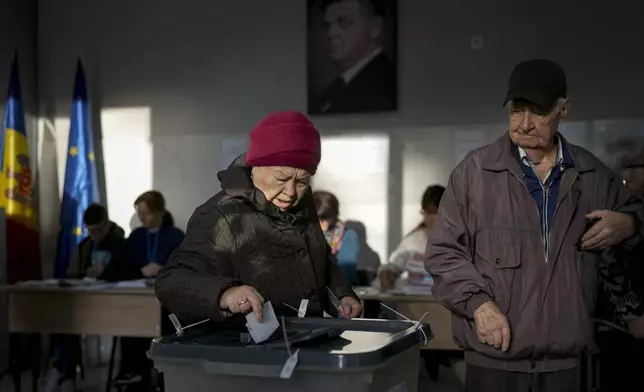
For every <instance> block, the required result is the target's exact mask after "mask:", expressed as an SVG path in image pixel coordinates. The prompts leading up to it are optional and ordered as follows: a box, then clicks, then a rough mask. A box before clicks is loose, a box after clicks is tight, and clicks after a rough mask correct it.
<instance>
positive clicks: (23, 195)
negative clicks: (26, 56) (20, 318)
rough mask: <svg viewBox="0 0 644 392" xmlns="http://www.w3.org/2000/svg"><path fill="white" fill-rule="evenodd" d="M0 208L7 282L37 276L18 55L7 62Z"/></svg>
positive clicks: (37, 254) (35, 229) (36, 243)
mask: <svg viewBox="0 0 644 392" xmlns="http://www.w3.org/2000/svg"><path fill="white" fill-rule="evenodd" d="M0 156H1V158H0V165H1V166H0V208H2V209H4V217H5V219H6V223H5V228H6V261H7V284H12V283H15V282H18V281H24V280H32V279H41V268H40V242H39V239H38V220H37V218H36V212H35V209H34V198H33V189H32V184H31V181H32V171H31V167H32V162H31V160H30V159H29V144H28V142H27V132H26V129H25V115H24V112H23V108H22V101H21V96H20V75H19V72H18V56H17V55H16V57H15V58H14V60H13V64H12V66H11V77H10V80H9V94H8V96H7V103H6V107H5V112H4V121H3V122H2V133H1V134H0Z"/></svg>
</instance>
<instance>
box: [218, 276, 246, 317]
mask: <svg viewBox="0 0 644 392" xmlns="http://www.w3.org/2000/svg"><path fill="white" fill-rule="evenodd" d="M236 286H241V282H238V281H235V280H232V281H230V282H228V283H225V284H223V285H222V286H221V288H220V289H219V294H218V295H217V296H216V302H215V315H214V316H215V317H211V318H212V319H214V320H217V319H221V318H229V317H232V316H233V313H232V312H230V311H228V310H225V309H222V308H221V307H220V306H219V302H220V300H221V296H222V295H223V294H224V292H225V291H226V290H228V289H229V288H231V287H236Z"/></svg>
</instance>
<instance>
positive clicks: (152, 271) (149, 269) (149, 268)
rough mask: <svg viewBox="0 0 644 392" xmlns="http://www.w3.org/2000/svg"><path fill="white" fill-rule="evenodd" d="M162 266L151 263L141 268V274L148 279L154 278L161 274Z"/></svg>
mask: <svg viewBox="0 0 644 392" xmlns="http://www.w3.org/2000/svg"><path fill="white" fill-rule="evenodd" d="M160 269H161V266H160V265H159V264H157V263H150V264H148V265H146V266H145V267H143V268H141V273H142V274H143V276H145V277H146V278H154V277H155V276H157V274H158V273H159V270H160Z"/></svg>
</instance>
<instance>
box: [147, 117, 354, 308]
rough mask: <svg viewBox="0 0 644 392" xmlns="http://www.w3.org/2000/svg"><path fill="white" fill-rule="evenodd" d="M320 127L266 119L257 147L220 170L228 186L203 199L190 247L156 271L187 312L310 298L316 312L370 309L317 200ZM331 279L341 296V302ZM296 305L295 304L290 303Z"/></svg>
mask: <svg viewBox="0 0 644 392" xmlns="http://www.w3.org/2000/svg"><path fill="white" fill-rule="evenodd" d="M319 162H320V135H319V133H318V131H317V130H316V129H315V127H314V125H313V124H312V123H311V122H310V121H309V120H308V119H307V118H306V117H304V116H303V115H302V114H300V113H299V112H281V113H276V114H273V115H270V116H268V117H267V118H265V119H264V120H262V121H261V122H260V123H259V124H258V125H257V127H256V128H255V129H254V130H253V131H252V132H251V133H250V146H249V149H248V153H247V154H244V155H241V156H240V157H239V158H237V159H236V160H235V161H234V162H233V163H232V164H231V165H230V167H229V168H228V169H227V170H224V171H222V172H220V173H219V174H218V178H219V180H220V182H221V188H222V191H221V192H219V193H218V194H216V195H215V196H214V197H212V198H211V199H210V200H208V201H207V202H206V203H205V204H203V205H202V206H200V207H198V208H197V209H196V211H195V212H194V214H193V215H192V218H191V219H190V222H189V223H188V229H187V231H186V238H185V240H184V242H183V243H182V244H181V246H180V247H179V248H178V249H177V250H176V251H175V252H174V253H173V254H172V256H170V260H169V261H168V263H167V264H166V266H165V267H163V268H162V269H161V271H160V272H159V274H158V275H157V280H156V294H157V297H158V298H159V300H160V301H161V303H163V305H164V306H165V307H166V308H167V309H168V310H169V311H171V312H173V313H175V314H176V315H177V316H178V317H179V318H180V319H182V320H186V321H199V320H200V319H206V318H209V319H211V320H213V321H225V320H227V319H230V318H234V317H235V315H237V314H246V313H250V312H251V311H252V312H254V313H255V315H256V316H257V319H258V320H261V319H262V312H263V303H264V302H265V301H271V303H272V305H273V307H274V308H275V310H276V312H277V313H278V314H279V313H280V312H282V313H283V314H284V313H286V314H288V313H287V312H288V311H289V309H290V308H296V309H297V308H298V307H299V305H300V302H301V301H302V300H303V299H308V300H309V305H308V310H307V313H306V315H307V316H321V315H322V312H323V311H326V312H328V313H330V314H332V315H338V316H340V317H345V318H350V317H357V316H359V315H360V314H361V313H362V307H361V305H360V302H359V301H358V299H357V297H356V295H355V293H354V292H353V290H352V289H351V285H350V284H349V282H348V281H347V280H346V278H345V277H344V276H343V274H342V272H341V271H340V269H339V268H338V266H337V265H336V263H335V260H334V258H333V255H332V254H331V249H330V248H329V246H328V244H327V242H326V240H325V238H324V234H323V233H322V230H321V229H320V224H319V221H318V217H317V214H316V210H315V206H314V204H313V197H312V194H311V189H310V186H309V184H310V182H311V177H312V176H313V175H314V174H315V171H316V169H317V166H318V164H319ZM327 287H328V288H329V289H330V290H331V291H332V292H333V294H334V295H335V296H336V297H337V298H338V299H339V300H340V305H339V307H338V308H337V309H336V308H335V307H334V306H332V304H331V301H330V298H329V294H328V291H327ZM284 305H286V306H284Z"/></svg>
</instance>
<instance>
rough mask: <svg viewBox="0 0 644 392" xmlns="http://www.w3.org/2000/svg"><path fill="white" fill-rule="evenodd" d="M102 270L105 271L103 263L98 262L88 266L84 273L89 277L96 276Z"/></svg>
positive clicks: (100, 273)
mask: <svg viewBox="0 0 644 392" xmlns="http://www.w3.org/2000/svg"><path fill="white" fill-rule="evenodd" d="M103 271H105V265H103V264H101V263H98V264H95V265H93V266H91V267H89V268H88V269H87V271H85V275H87V276H88V277H90V278H98V277H99V276H101V275H103Z"/></svg>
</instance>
